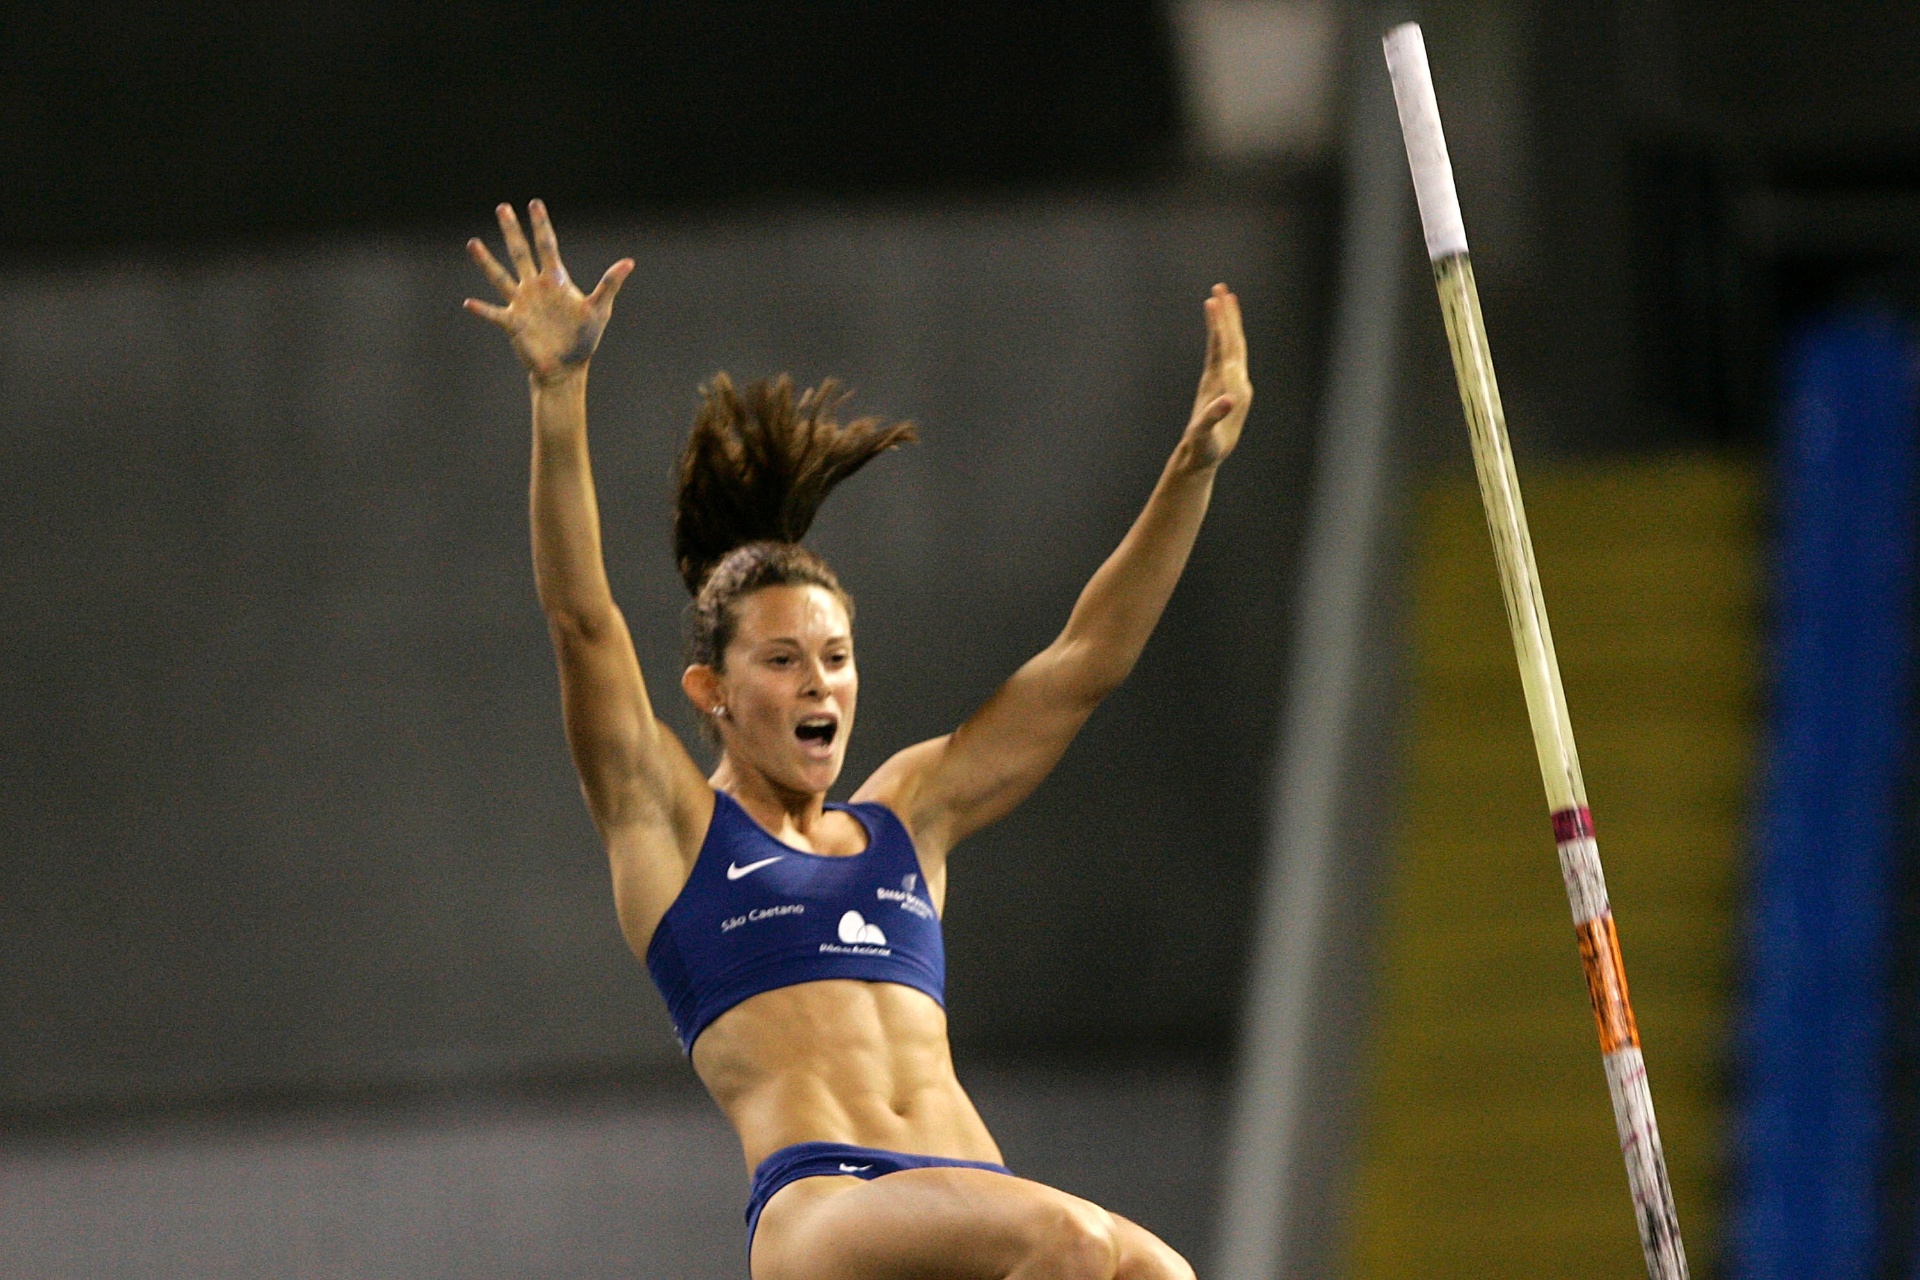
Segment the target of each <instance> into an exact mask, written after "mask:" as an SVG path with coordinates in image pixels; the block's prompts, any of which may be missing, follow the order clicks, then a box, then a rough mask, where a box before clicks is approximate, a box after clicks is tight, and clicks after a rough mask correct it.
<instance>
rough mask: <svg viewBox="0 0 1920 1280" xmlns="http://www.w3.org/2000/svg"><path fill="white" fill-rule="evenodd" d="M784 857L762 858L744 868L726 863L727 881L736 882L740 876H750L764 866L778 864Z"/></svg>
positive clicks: (780, 855)
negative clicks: (772, 863)
mask: <svg viewBox="0 0 1920 1280" xmlns="http://www.w3.org/2000/svg"><path fill="white" fill-rule="evenodd" d="M786 856H787V855H786V854H784V853H776V854H774V855H773V856H772V857H771V858H762V859H760V861H758V862H749V863H748V864H747V865H746V866H744V867H741V866H736V865H734V864H733V863H732V862H728V863H727V879H729V880H738V879H739V878H740V877H741V876H750V875H752V874H753V873H754V872H756V871H758V870H759V869H760V868H762V867H764V866H766V865H767V864H768V863H770V862H778V861H780V859H782V858H784V857H786Z"/></svg>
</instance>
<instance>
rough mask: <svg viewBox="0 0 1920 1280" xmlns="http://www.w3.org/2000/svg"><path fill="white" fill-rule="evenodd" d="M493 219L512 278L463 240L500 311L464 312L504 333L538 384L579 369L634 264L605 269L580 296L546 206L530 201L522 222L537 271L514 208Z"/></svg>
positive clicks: (479, 305)
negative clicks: (529, 229)
mask: <svg viewBox="0 0 1920 1280" xmlns="http://www.w3.org/2000/svg"><path fill="white" fill-rule="evenodd" d="M494 212H495V213H496V214H498V215H499V217H500V234H501V235H502V236H504V237H505V238H506V242H507V256H508V257H509V258H511V259H512V261H513V271H512V272H511V273H509V272H508V271H507V269H506V268H505V267H503V266H501V265H500V263H499V262H498V261H496V260H495V258H494V256H493V255H492V254H491V253H489V252H487V246H486V245H484V244H482V243H481V242H480V240H479V238H478V237H476V238H474V239H472V240H469V241H467V253H468V255H469V256H471V257H472V258H473V260H474V261H475V262H476V263H478V264H479V265H480V269H481V270H482V271H484V272H486V273H487V279H489V280H491V281H492V282H493V287H494V288H496V289H498V290H499V291H500V297H501V298H502V299H503V300H504V301H505V302H506V305H505V306H503V307H496V306H493V305H491V304H489V303H485V302H481V301H480V300H479V299H477V298H468V299H467V300H466V302H465V303H464V304H463V305H464V306H465V307H466V309H467V310H468V311H470V312H472V313H473V314H474V315H476V316H479V317H480V318H481V319H482V320H491V321H492V322H493V323H494V324H497V325H499V326H500V327H501V328H502V329H505V330H506V331H507V337H508V338H510V339H512V341H513V352H514V354H515V355H517V356H519V357H520V363H522V364H524V365H526V366H527V372H528V373H529V374H531V375H532V376H533V378H534V380H535V381H536V382H553V381H556V380H558V379H560V378H563V377H565V376H566V375H567V374H569V373H572V372H574V371H575V370H578V369H581V368H584V367H585V366H586V363H587V361H588V360H589V359H590V358H592V356H593V352H594V349H595V348H596V347H598V346H599V345H600V335H601V334H602V333H605V332H606V328H607V319H608V317H610V316H611V315H612V314H613V299H614V295H616V294H618V293H619V292H620V285H621V284H622V283H623V282H624V281H625V280H626V278H627V276H628V275H629V274H630V273H631V272H632V271H633V259H632V258H622V259H620V261H618V262H616V263H614V264H613V265H612V266H610V267H608V268H607V273H606V274H605V275H603V276H601V277H600V283H599V284H598V285H596V286H594V290H593V292H592V293H589V294H583V293H581V292H580V290H579V289H578V288H576V287H575V285H574V283H573V281H572V280H570V279H569V278H568V277H567V268H566V266H565V265H564V264H563V263H562V262H561V261H560V244H559V241H557V240H555V239H554V235H553V222H552V220H551V219H549V218H548V217H547V206H546V205H545V204H543V203H542V202H541V201H538V200H534V201H531V202H530V203H529V204H528V205H527V220H528V221H529V222H531V223H532V224H533V240H534V243H535V244H536V245H538V246H539V251H540V259H539V262H538V264H537V265H536V263H535V261H534V255H533V251H532V250H531V249H529V248H528V247H527V238H526V236H525V235H524V234H522V233H521V231H520V219H518V218H517V217H515V216H514V213H513V206H512V205H510V204H503V205H501V206H500V207H499V208H497V209H495V210H494Z"/></svg>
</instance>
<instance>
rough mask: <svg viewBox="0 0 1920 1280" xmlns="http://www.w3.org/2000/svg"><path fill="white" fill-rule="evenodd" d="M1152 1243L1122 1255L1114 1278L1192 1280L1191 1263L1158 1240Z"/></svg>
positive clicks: (1122, 1279)
mask: <svg viewBox="0 0 1920 1280" xmlns="http://www.w3.org/2000/svg"><path fill="white" fill-rule="evenodd" d="M1153 1243H1154V1246H1155V1247H1153V1248H1148V1249H1144V1250H1141V1251H1139V1252H1137V1253H1135V1252H1131V1251H1129V1252H1128V1254H1127V1255H1126V1256H1124V1257H1122V1258H1121V1260H1120V1265H1119V1267H1118V1268H1117V1269H1116V1270H1115V1271H1114V1273H1113V1274H1114V1280H1194V1274H1193V1266H1192V1264H1190V1263H1189V1262H1188V1261H1187V1260H1186V1259H1185V1258H1183V1257H1181V1256H1180V1255H1179V1254H1177V1253H1175V1252H1174V1251H1173V1250H1172V1249H1169V1248H1168V1247H1167V1246H1166V1245H1164V1244H1161V1243H1160V1242H1159V1241H1158V1240H1156V1241H1154V1242H1153Z"/></svg>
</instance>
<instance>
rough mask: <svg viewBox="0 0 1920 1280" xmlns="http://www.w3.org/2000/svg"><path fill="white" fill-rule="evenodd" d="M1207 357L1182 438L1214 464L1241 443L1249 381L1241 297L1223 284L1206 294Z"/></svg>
mask: <svg viewBox="0 0 1920 1280" xmlns="http://www.w3.org/2000/svg"><path fill="white" fill-rule="evenodd" d="M1206 310H1207V363H1206V367H1205V368H1204V369H1203V370H1201V373H1200V390H1199V392H1198V394H1196V395H1195V396H1194V398H1193V417H1192V418H1190V419H1189V420H1188V421H1187V432H1186V443H1187V444H1188V446H1189V447H1190V448H1191V449H1192V451H1193V454H1194V459H1195V461H1197V462H1199V463H1201V464H1202V465H1203V466H1218V465H1219V464H1220V463H1222V462H1224V461H1225V460H1226V457H1227V455H1228V454H1230V453H1232V452H1233V449H1234V446H1235V445H1237V444H1239V443H1240V428H1241V427H1243V426H1244V425H1246V421H1247V406H1249V405H1251V404H1252V403H1253V383H1252V382H1251V381H1249V380H1248V378H1247V335H1246V334H1245V333H1244V332H1242V331H1241V328H1240V299H1239V298H1237V297H1235V296H1234V294H1233V291H1232V290H1230V289H1228V288H1227V286H1225V285H1224V284H1217V285H1215V286H1213V293H1212V294H1211V295H1210V296H1209V297H1208V298H1207V302H1206Z"/></svg>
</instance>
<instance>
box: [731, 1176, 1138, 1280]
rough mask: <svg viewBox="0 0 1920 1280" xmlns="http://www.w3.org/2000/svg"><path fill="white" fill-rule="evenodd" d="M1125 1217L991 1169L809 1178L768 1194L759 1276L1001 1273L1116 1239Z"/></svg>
mask: <svg viewBox="0 0 1920 1280" xmlns="http://www.w3.org/2000/svg"><path fill="white" fill-rule="evenodd" d="M1115 1223H1116V1220H1115V1219H1114V1218H1113V1217H1112V1216H1111V1215H1109V1214H1108V1213H1107V1212H1106V1211H1105V1210H1104V1209H1101V1208H1100V1207H1099V1206H1098V1205H1095V1204H1093V1203H1091V1202H1089V1201H1086V1200H1082V1199H1080V1198H1079V1197H1078V1196H1071V1195H1068V1194H1067V1193H1066V1192H1064V1191H1057V1190H1055V1189H1054V1188H1052V1187H1049V1186H1045V1185H1043V1184H1041V1183H1038V1182H1029V1181H1027V1180H1026V1179H1025V1178H1015V1177H1011V1176H1009V1175H1007V1174H1004V1173H993V1172H991V1171H989V1170H986V1169H955V1168H933V1169H904V1170H902V1171H901V1172H899V1173H890V1174H888V1175H886V1176H885V1177H882V1178H874V1179H872V1180H871V1181H862V1180H860V1179H858V1178H833V1177H827V1178H804V1179H802V1180H800V1181H798V1182H792V1183H789V1184H788V1185H786V1186H785V1187H782V1188H781V1189H780V1191H779V1192H778V1193H777V1194H776V1195H775V1196H774V1197H773V1199H772V1200H770V1201H768V1202H767V1207H766V1210H765V1211H764V1212H763V1213H762V1214H761V1216H760V1225H759V1228H758V1229H757V1231H756V1232H755V1234H754V1240H753V1256H752V1259H751V1263H752V1270H753V1280H909V1278H911V1280H1001V1278H1002V1277H1004V1276H1005V1275H1006V1274H1007V1273H1008V1272H1010V1271H1012V1270H1013V1269H1014V1268H1015V1267H1016V1266H1018V1265H1019V1264H1020V1263H1021V1262H1022V1260H1024V1259H1026V1258H1027V1257H1029V1256H1030V1255H1031V1254H1032V1253H1033V1252H1034V1250H1035V1249H1036V1248H1042V1247H1047V1246H1048V1245H1049V1244H1051V1243H1053V1242H1057V1241H1058V1240H1060V1239H1061V1238H1062V1237H1067V1236H1072V1235H1074V1234H1076V1233H1078V1234H1084V1235H1086V1236H1088V1237H1101V1236H1104V1237H1105V1238H1108V1239H1112V1238H1114V1237H1115V1235H1116V1232H1115ZM1135 1229H1136V1230H1138V1228H1135Z"/></svg>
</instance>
